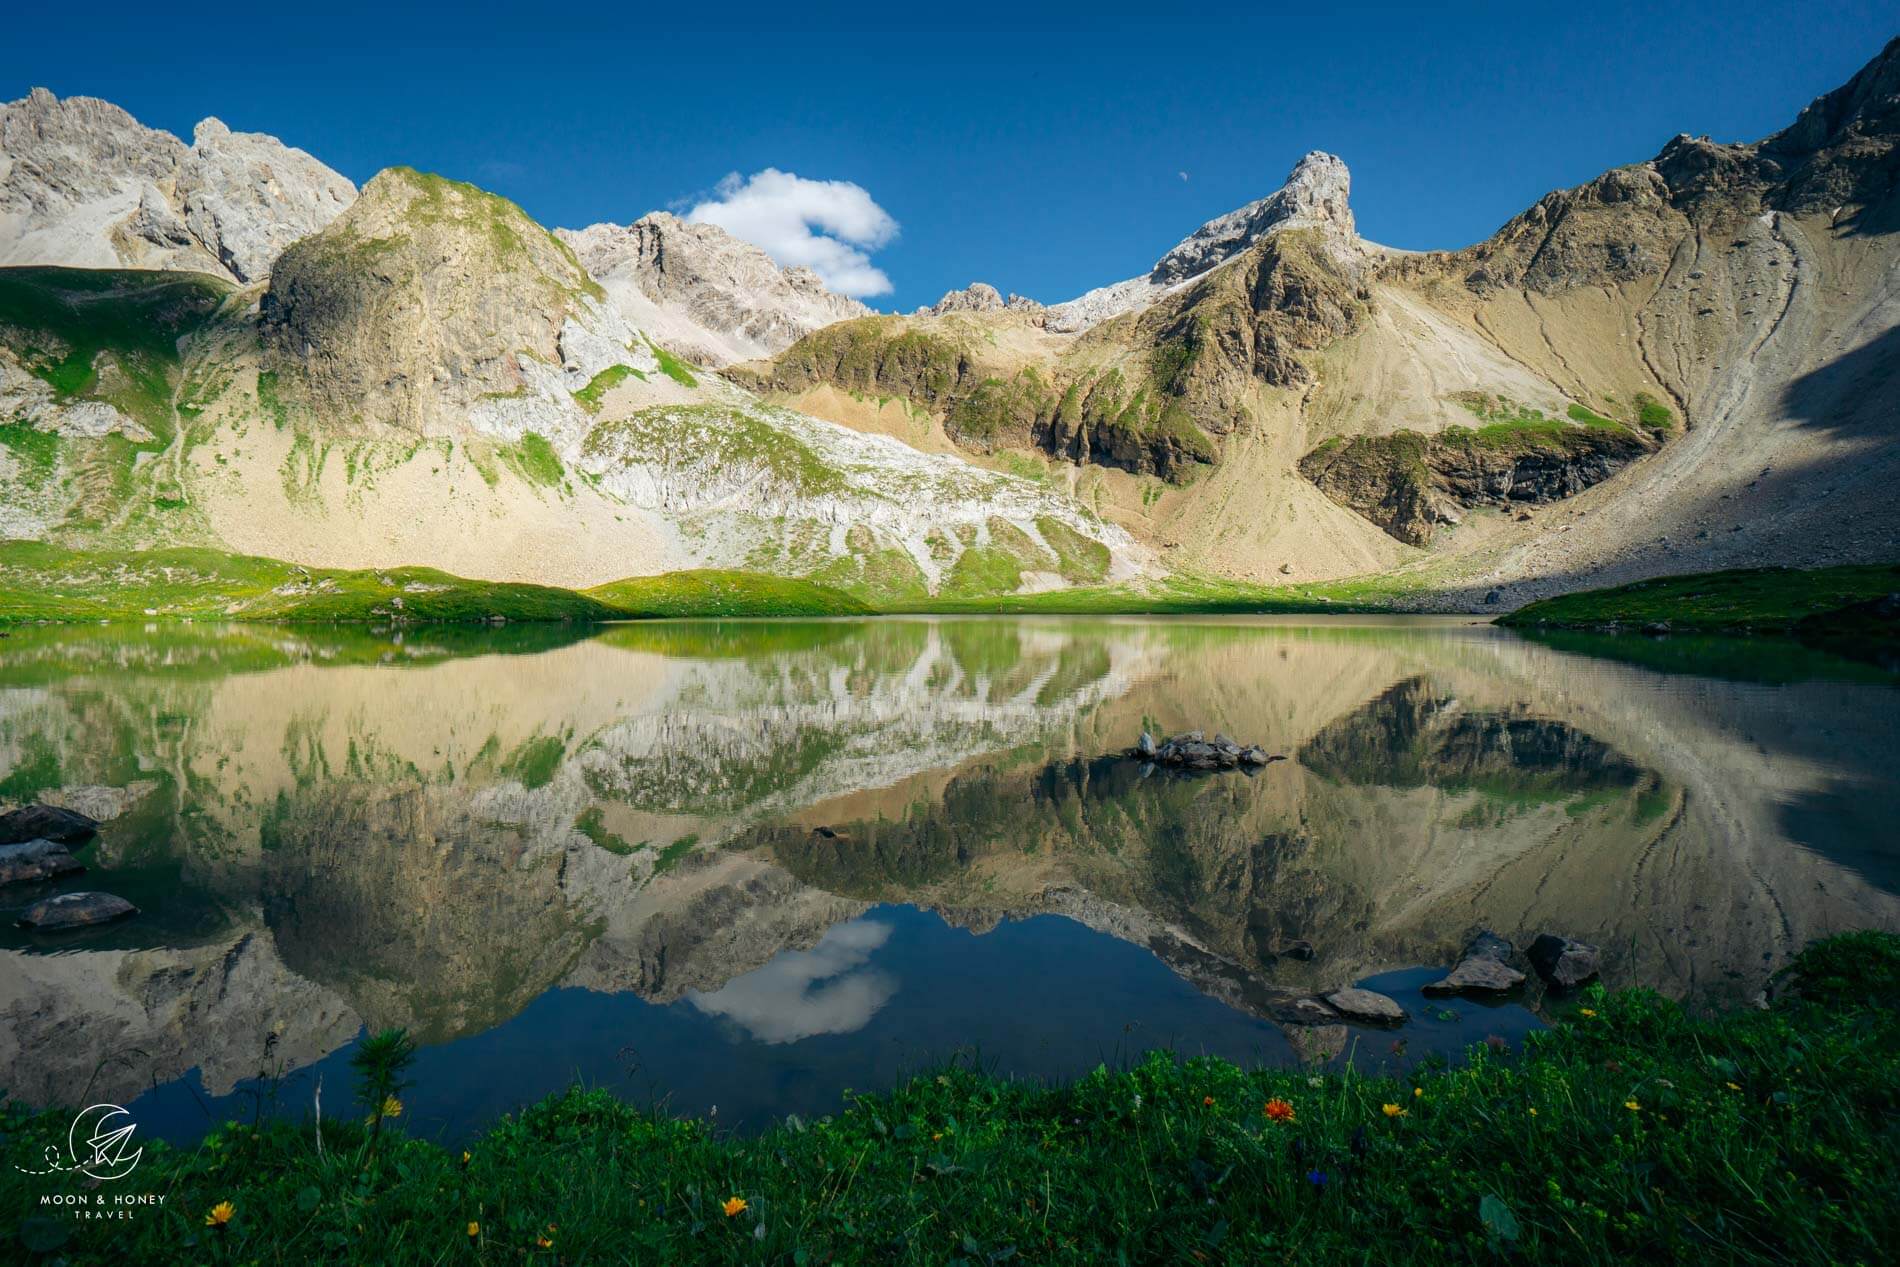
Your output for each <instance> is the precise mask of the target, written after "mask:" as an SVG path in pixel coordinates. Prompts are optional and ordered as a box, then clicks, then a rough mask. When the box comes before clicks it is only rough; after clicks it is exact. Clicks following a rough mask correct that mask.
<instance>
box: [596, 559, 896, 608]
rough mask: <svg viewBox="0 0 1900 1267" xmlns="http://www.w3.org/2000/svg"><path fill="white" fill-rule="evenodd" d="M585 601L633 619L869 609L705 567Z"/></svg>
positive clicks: (800, 586)
mask: <svg viewBox="0 0 1900 1267" xmlns="http://www.w3.org/2000/svg"><path fill="white" fill-rule="evenodd" d="M585 594H586V596H587V597H590V598H594V599H597V600H599V601H600V602H602V603H605V604H606V605H607V606H609V607H612V608H613V609H614V610H615V611H616V612H618V613H619V614H620V615H621V616H623V617H627V618H629V619H640V618H644V617H659V616H855V615H863V614H865V613H867V612H869V611H870V610H871V609H870V608H869V607H867V606H866V605H865V604H863V603H861V602H859V601H858V600H857V599H855V598H853V597H851V596H850V595H849V594H846V593H845V592H844V591H842V590H835V589H832V588H831V587H829V586H826V585H814V584H812V583H811V582H810V581H799V580H792V579H789V578H787V577H782V576H766V575H763V574H761V573H758V572H732V571H721V570H719V569H714V568H703V569H699V570H697V571H692V572H670V573H667V574H666V575H664V576H636V577H630V578H629V579H627V580H624V581H613V582H610V583H608V584H606V585H597V586H595V587H594V588H593V589H590V590H587V591H585Z"/></svg>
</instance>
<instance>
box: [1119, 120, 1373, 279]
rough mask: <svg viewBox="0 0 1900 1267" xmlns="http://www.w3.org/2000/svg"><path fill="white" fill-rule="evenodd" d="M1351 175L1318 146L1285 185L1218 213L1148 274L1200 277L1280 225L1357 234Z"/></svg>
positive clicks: (1346, 235)
mask: <svg viewBox="0 0 1900 1267" xmlns="http://www.w3.org/2000/svg"><path fill="white" fill-rule="evenodd" d="M1351 192H1352V174H1351V173H1350V172H1348V171H1347V170H1346V164H1345V162H1344V161H1342V160H1341V159H1339V158H1337V157H1335V156H1334V155H1331V154H1327V153H1324V152H1322V151H1320V150H1314V151H1312V152H1311V153H1309V154H1307V155H1306V156H1305V157H1304V158H1302V159H1301V160H1300V161H1299V162H1298V163H1296V164H1294V166H1293V170H1292V172H1291V173H1289V174H1288V176H1287V178H1286V183H1285V184H1284V185H1282V186H1280V188H1279V189H1277V190H1275V191H1274V192H1273V193H1271V194H1268V195H1267V196H1266V197H1265V198H1262V199H1260V200H1259V201H1257V202H1250V203H1248V204H1247V205H1246V206H1244V207H1241V208H1239V209H1237V210H1234V211H1230V212H1228V213H1227V214H1226V215H1224V216H1217V217H1215V218H1214V219H1212V220H1209V221H1208V222H1207V223H1206V224H1204V225H1202V226H1201V227H1200V228H1198V229H1196V230H1195V231H1194V232H1193V233H1191V234H1189V235H1188V236H1187V237H1186V238H1184V239H1183V240H1182V241H1181V243H1180V244H1179V245H1178V246H1176V247H1175V248H1174V249H1173V250H1172V251H1169V252H1168V253H1167V254H1166V255H1164V256H1162V257H1161V258H1160V259H1159V260H1157V261H1156V262H1155V266H1154V270H1153V271H1152V272H1151V273H1150V274H1149V278H1150V279H1151V280H1152V281H1154V282H1155V283H1156V284H1157V285H1163V286H1166V285H1172V284H1173V283H1175V282H1179V281H1185V280H1186V279H1188V278H1190V277H1198V276H1199V275H1200V274H1202V273H1205V272H1206V271H1207V270H1208V269H1210V268H1213V267H1214V266H1215V265H1217V264H1221V263H1224V262H1225V261H1227V260H1230V259H1232V258H1233V257H1234V256H1236V255H1238V254H1240V253H1241V252H1242V251H1244V250H1246V249H1247V248H1248V247H1250V246H1252V245H1253V244H1254V243H1255V242H1258V241H1259V240H1260V239H1261V238H1263V237H1265V236H1266V235H1267V234H1268V233H1271V232H1275V231H1278V230H1281V229H1301V228H1318V229H1323V230H1325V231H1327V232H1329V233H1332V234H1335V235H1338V236H1340V237H1342V238H1344V239H1346V240H1348V241H1350V240H1352V239H1354V238H1356V237H1357V230H1356V229H1355V228H1354V225H1353V219H1352V207H1351V205H1350V204H1349V202H1348V196H1349V195H1350V194H1351Z"/></svg>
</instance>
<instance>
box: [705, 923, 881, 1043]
mask: <svg viewBox="0 0 1900 1267" xmlns="http://www.w3.org/2000/svg"><path fill="white" fill-rule="evenodd" d="M890 935H891V928H890V925H888V924H879V923H876V922H875V921H872V920H865V919H854V920H851V921H849V922H847V923H844V924H840V925H838V926H837V927H836V928H833V929H831V930H830V931H829V932H827V933H826V934H825V935H824V936H823V937H821V938H819V940H818V944H817V945H816V946H813V947H812V948H811V949H810V950H788V951H784V952H783V953H781V954H779V955H778V956H776V957H775V958H773V959H772V961H771V962H769V963H767V964H766V965H765V966H764V967H762V968H755V969H754V970H752V971H751V972H748V973H746V974H744V975H743V976H738V977H734V978H733V979H732V980H730V981H728V982H726V984H725V985H724V986H722V987H720V988H719V989H717V990H714V991H712V992H711V993H710V994H701V993H699V992H698V991H689V992H688V993H687V995H686V999H687V1001H688V1002H689V1003H691V1004H692V1005H693V1006H694V1007H696V1008H698V1009H699V1010H700V1011H702V1012H705V1013H707V1014H708V1015H711V1016H721V1017H724V1018H725V1019H727V1020H729V1021H731V1022H733V1023H734V1024H735V1025H737V1026H739V1027H740V1028H741V1029H743V1030H745V1031H746V1032H747V1033H748V1034H750V1035H752V1037H754V1038H756V1039H758V1040H759V1041H760V1042H762V1043H792V1042H797V1041H798V1040H799V1039H801V1038H811V1037H813V1036H815V1035H818V1034H850V1033H855V1032H856V1031H858V1030H860V1029H863V1028H864V1026H865V1025H866V1024H867V1023H869V1021H870V1019H871V1018H872V1017H873V1016H875V1015H876V1014H877V1011H878V1009H879V1008H881V1007H883V1006H884V1005H885V1004H886V1003H888V1002H889V1001H890V998H891V996H892V995H893V994H895V993H897V982H896V981H895V980H894V979H892V978H891V977H890V976H889V975H888V974H886V973H882V972H879V971H877V970H876V969H875V968H869V967H867V966H866V965H867V964H869V962H870V960H871V955H872V953H873V952H874V951H876V950H877V949H878V947H880V946H882V945H883V944H884V943H885V941H886V940H888V939H889V938H890Z"/></svg>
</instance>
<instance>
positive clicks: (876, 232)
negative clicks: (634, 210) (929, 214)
mask: <svg viewBox="0 0 1900 1267" xmlns="http://www.w3.org/2000/svg"><path fill="white" fill-rule="evenodd" d="M718 195H719V196H718V197H717V198H716V199H709V200H707V201H705V202H701V203H699V204H698V205H696V206H695V207H694V208H693V209H692V210H691V211H689V212H687V213H686V218H687V219H688V220H695V221H698V222H699V223H701V224H716V225H718V226H719V227H720V228H722V229H724V230H725V231H726V232H728V233H730V234H732V235H733V236H734V237H736V238H742V239H744V240H745V241H747V242H750V243H752V244H753V245H754V246H757V247H760V248H761V249H763V250H764V251H765V253H766V254H768V255H770V256H771V257H772V258H773V259H774V260H777V261H778V263H779V265H780V266H781V267H784V268H793V267H797V266H799V265H803V266H805V267H806V268H809V269H811V270H812V271H813V272H814V273H817V274H818V276H819V277H821V278H823V279H824V283H825V285H827V286H829V287H830V288H831V289H833V290H835V291H837V292H838V293H839V294H841V295H850V296H852V297H853V298H858V299H862V298H864V297H865V296H867V295H886V294H889V293H890V291H891V279H890V278H888V277H886V276H885V275H884V271H883V270H882V269H880V268H878V267H876V266H875V265H874V264H872V263H871V257H870V255H869V254H868V252H871V251H875V250H877V249H878V248H879V247H883V246H888V245H889V244H890V243H891V241H892V240H893V239H895V238H896V237H897V221H896V220H893V219H892V218H891V214H890V212H888V211H886V210H884V208H882V207H880V206H878V205H877V203H876V202H875V201H874V200H873V199H872V198H871V195H870V194H868V193H866V192H865V190H864V188H863V187H862V186H860V185H854V184H852V183H851V182H850V181H848V180H806V179H805V178H804V177H803V176H797V175H794V174H793V173H791V172H782V171H780V170H778V168H776V167H768V168H766V169H765V170H764V171H762V172H754V173H753V174H752V175H750V176H747V177H741V176H740V175H739V173H738V172H734V173H732V174H731V175H730V176H728V177H726V178H725V179H724V180H722V181H720V182H719V189H718Z"/></svg>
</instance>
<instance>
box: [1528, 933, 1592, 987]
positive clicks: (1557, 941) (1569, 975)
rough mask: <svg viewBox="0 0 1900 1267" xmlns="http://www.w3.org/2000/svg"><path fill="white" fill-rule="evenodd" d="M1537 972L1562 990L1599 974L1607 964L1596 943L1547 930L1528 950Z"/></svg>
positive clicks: (1580, 983) (1533, 967) (1529, 957)
mask: <svg viewBox="0 0 1900 1267" xmlns="http://www.w3.org/2000/svg"><path fill="white" fill-rule="evenodd" d="M1525 957H1526V958H1527V959H1529V960H1530V961H1531V967H1532V969H1533V970H1535V971H1536V973H1537V975H1538V976H1540V977H1542V978H1543V979H1544V980H1545V981H1546V982H1547V983H1549V984H1550V985H1554V986H1556V987H1557V988H1558V989H1561V990H1570V989H1574V988H1575V987H1577V986H1580V985H1582V984H1583V983H1584V982H1586V981H1589V980H1590V979H1591V978H1593V977H1595V976H1596V975H1597V973H1598V972H1600V971H1601V970H1602V967H1603V954H1602V952H1601V951H1599V950H1598V949H1597V948H1596V947H1595V946H1590V945H1586V944H1585V943H1583V942H1580V941H1572V940H1571V939H1570V938H1568V937H1559V936H1557V935H1556V934H1554V933H1544V934H1542V935H1541V936H1539V937H1538V939H1537V940H1536V941H1534V942H1532V943H1531V948H1530V950H1528V951H1527V952H1525Z"/></svg>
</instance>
